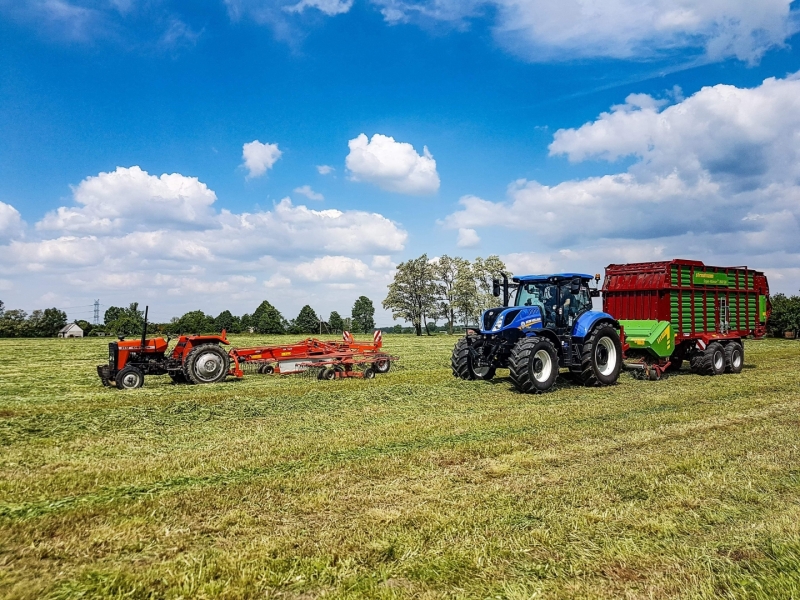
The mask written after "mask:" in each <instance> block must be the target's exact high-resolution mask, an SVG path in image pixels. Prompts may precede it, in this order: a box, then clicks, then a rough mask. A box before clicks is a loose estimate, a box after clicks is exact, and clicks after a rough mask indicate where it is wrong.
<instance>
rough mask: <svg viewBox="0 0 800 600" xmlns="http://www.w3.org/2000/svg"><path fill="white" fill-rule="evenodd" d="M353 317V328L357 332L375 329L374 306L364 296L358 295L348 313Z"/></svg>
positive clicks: (367, 331) (368, 331)
mask: <svg viewBox="0 0 800 600" xmlns="http://www.w3.org/2000/svg"><path fill="white" fill-rule="evenodd" d="M350 316H351V318H352V319H353V330H354V331H356V332H358V333H370V332H371V331H372V330H373V329H375V306H374V305H373V304H372V300H370V299H369V298H367V297H366V296H359V297H358V299H357V300H356V301H355V304H353V310H352V312H351V313H350Z"/></svg>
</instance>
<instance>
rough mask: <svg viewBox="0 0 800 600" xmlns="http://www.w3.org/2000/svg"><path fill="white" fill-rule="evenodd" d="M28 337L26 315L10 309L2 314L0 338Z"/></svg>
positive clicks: (22, 311)
mask: <svg viewBox="0 0 800 600" xmlns="http://www.w3.org/2000/svg"><path fill="white" fill-rule="evenodd" d="M27 335H28V313H26V312H25V311H24V310H19V309H16V308H12V309H10V310H6V311H4V312H3V318H2V319H0V337H9V338H16V337H26V336H27Z"/></svg>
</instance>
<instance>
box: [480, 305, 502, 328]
mask: <svg viewBox="0 0 800 600" xmlns="http://www.w3.org/2000/svg"><path fill="white" fill-rule="evenodd" d="M501 312H503V309H502V308H492V309H490V310H487V311H486V312H485V313H483V328H484V329H485V330H486V329H491V328H492V325H494V321H495V319H497V315H499V314H500V313H501Z"/></svg>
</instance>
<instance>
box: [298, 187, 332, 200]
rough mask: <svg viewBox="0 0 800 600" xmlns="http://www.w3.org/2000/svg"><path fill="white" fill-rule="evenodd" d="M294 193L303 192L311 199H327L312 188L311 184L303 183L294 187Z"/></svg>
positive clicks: (302, 193)
mask: <svg viewBox="0 0 800 600" xmlns="http://www.w3.org/2000/svg"><path fill="white" fill-rule="evenodd" d="M294 193H295V194H301V195H303V196H305V197H306V198H308V199H309V200H319V201H322V200H325V196H323V195H322V194H320V193H319V192H315V191H314V190H313V189H311V186H310V185H303V186H300V187H297V188H294Z"/></svg>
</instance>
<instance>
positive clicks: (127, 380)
mask: <svg viewBox="0 0 800 600" xmlns="http://www.w3.org/2000/svg"><path fill="white" fill-rule="evenodd" d="M114 382H115V383H116V384H117V389H119V390H135V389H136V388H140V387H142V386H143V385H144V373H142V372H141V371H140V370H139V369H137V368H136V367H130V366H128V367H124V368H122V369H121V370H120V372H119V373H117V376H116V377H114Z"/></svg>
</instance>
